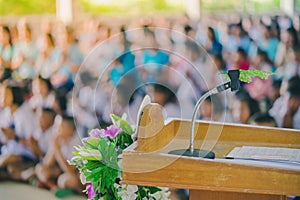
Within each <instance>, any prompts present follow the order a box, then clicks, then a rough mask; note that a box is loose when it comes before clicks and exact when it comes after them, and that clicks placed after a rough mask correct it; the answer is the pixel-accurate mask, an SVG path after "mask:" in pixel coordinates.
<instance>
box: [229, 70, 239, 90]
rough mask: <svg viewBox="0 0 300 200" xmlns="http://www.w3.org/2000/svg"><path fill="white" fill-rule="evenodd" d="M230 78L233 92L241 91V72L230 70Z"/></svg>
mask: <svg viewBox="0 0 300 200" xmlns="http://www.w3.org/2000/svg"><path fill="white" fill-rule="evenodd" d="M228 76H229V78H230V85H231V91H232V92H233V91H237V90H239V89H240V80H239V78H240V70H238V69H237V70H229V71H228Z"/></svg>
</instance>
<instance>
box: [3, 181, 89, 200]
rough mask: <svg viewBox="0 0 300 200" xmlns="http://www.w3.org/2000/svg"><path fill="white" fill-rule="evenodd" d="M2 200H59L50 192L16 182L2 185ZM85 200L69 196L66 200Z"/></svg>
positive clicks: (80, 197) (81, 197) (82, 197)
mask: <svg viewBox="0 0 300 200" xmlns="http://www.w3.org/2000/svg"><path fill="white" fill-rule="evenodd" d="M0 199H1V200H19V199H22V200H39V199H45V200H58V198H56V197H55V196H54V195H53V194H52V193H51V192H50V191H48V190H43V189H39V188H36V187H33V186H31V185H28V184H23V183H15V182H1V183H0ZM71 199H72V200H85V199H86V198H85V197H84V196H69V197H67V198H64V200H71Z"/></svg>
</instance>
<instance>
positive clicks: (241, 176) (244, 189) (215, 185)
mask: <svg viewBox="0 0 300 200" xmlns="http://www.w3.org/2000/svg"><path fill="white" fill-rule="evenodd" d="M144 111H145V112H144V114H143V116H142V118H141V126H142V127H143V128H142V129H139V132H138V141H137V142H136V143H134V144H133V145H132V146H130V147H129V148H128V149H126V150H125V151H124V152H123V166H122V169H123V182H124V183H127V184H137V185H147V186H164V187H172V188H188V189H191V190H201V191H207V193H206V195H212V194H211V193H209V192H208V191H214V192H220V194H221V193H222V192H229V193H225V194H224V195H225V196H226V195H229V194H233V195H236V196H237V198H235V197H234V196H232V198H230V197H228V198H227V197H226V198H227V199H244V198H241V196H239V195H243V194H245V196H244V197H245V199H247V198H246V197H248V196H250V197H251V194H259V195H258V196H257V198H256V197H255V198H254V199H260V198H262V200H264V199H268V198H269V197H270V198H271V197H273V196H272V195H275V196H274V199H281V198H285V196H286V195H298V196H299V195H300V170H299V168H298V169H292V168H286V167H282V166H278V165H275V164H274V165H270V164H265V163H263V162H257V161H256V162H253V161H249V162H242V161H238V160H228V159H226V160H225V159H223V158H224V156H225V155H226V154H228V153H229V152H230V151H231V150H232V149H233V148H234V147H237V146H243V145H248V146H267V147H287V148H300V131H299V130H291V129H276V128H269V127H255V126H246V125H234V124H222V123H207V122H197V124H196V128H197V131H196V135H195V146H196V148H199V147H201V148H203V149H207V150H213V151H214V152H215V153H216V157H217V159H214V160H207V159H201V158H190V157H180V156H175V155H169V154H168V152H169V151H170V150H174V149H180V148H183V149H184V148H188V146H189V131H190V125H191V124H190V122H189V121H180V120H174V121H171V122H170V123H168V124H166V125H164V122H163V121H161V120H162V119H163V117H162V113H161V108H160V107H159V106H158V105H153V104H152V105H149V106H147V107H145V110H144ZM157 112H158V113H157ZM159 113H160V114H159ZM265 195H271V196H269V197H265ZM225 196H224V199H226V198H225ZM233 197H234V198H233ZM275 197H276V198H275ZM205 199H217V197H210V198H205ZM222 199H223V198H222ZM248 199H249V198H248Z"/></svg>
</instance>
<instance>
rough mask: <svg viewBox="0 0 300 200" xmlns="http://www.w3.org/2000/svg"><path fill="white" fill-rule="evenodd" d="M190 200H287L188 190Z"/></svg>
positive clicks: (261, 195)
mask: <svg viewBox="0 0 300 200" xmlns="http://www.w3.org/2000/svg"><path fill="white" fill-rule="evenodd" d="M189 199H190V200H241V199H242V200H253V199H255V200H287V198H286V196H283V195H266V194H249V193H235V192H216V191H214V192H212V191H203V190H190V198H189Z"/></svg>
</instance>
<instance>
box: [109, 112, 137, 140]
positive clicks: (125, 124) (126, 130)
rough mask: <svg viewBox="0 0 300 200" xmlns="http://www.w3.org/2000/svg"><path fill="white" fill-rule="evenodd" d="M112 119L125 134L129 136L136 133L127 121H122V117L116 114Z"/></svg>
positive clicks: (112, 115)
mask: <svg viewBox="0 0 300 200" xmlns="http://www.w3.org/2000/svg"><path fill="white" fill-rule="evenodd" d="M110 117H111V119H112V122H113V124H114V125H116V126H118V127H119V128H121V129H122V131H123V132H124V133H126V134H129V135H132V134H133V132H134V131H133V130H132V128H131V126H130V125H129V124H128V122H127V121H126V120H124V119H122V118H121V117H119V116H117V115H115V114H111V115H110Z"/></svg>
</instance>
